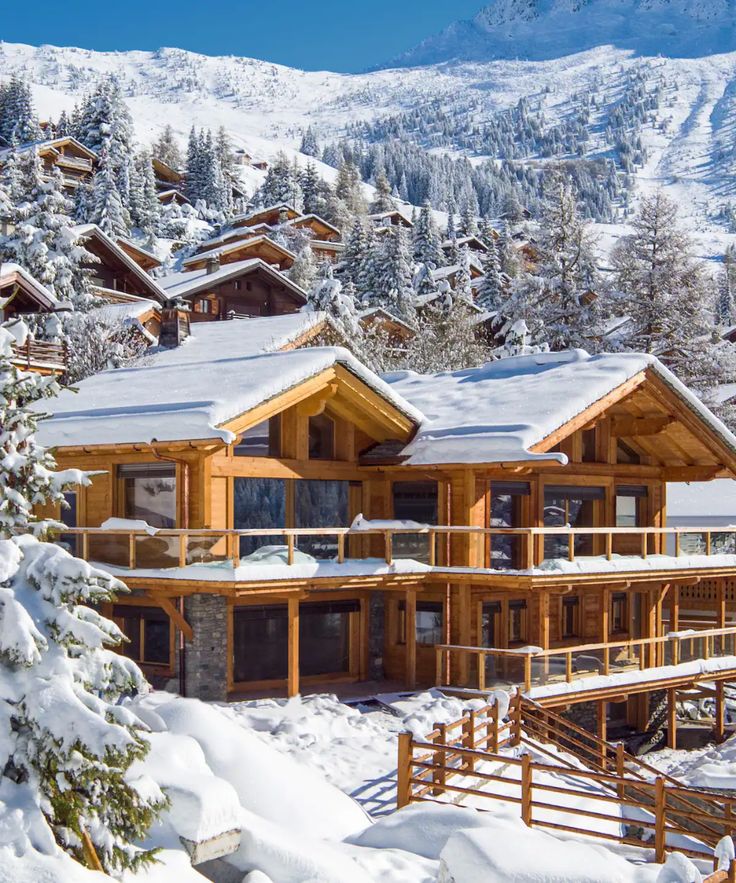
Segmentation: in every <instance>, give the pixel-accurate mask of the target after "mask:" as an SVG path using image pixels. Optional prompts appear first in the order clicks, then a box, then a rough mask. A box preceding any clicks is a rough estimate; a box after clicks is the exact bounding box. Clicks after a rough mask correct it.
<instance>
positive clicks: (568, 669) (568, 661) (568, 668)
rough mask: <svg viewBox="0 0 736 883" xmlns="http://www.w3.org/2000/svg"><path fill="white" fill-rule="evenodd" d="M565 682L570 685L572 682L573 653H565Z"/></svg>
mask: <svg viewBox="0 0 736 883" xmlns="http://www.w3.org/2000/svg"><path fill="white" fill-rule="evenodd" d="M565 680H566V681H567V683H568V684H569V683H570V681H571V680H572V653H565Z"/></svg>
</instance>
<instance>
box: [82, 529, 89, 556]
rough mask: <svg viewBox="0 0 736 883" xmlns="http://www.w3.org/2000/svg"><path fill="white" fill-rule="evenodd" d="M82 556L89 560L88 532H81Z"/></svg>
mask: <svg viewBox="0 0 736 883" xmlns="http://www.w3.org/2000/svg"><path fill="white" fill-rule="evenodd" d="M82 558H83V559H84V560H85V561H89V534H88V533H83V534H82Z"/></svg>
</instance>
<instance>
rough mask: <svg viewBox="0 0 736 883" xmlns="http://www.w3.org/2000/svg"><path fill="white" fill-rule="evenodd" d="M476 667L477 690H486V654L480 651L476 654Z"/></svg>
mask: <svg viewBox="0 0 736 883" xmlns="http://www.w3.org/2000/svg"><path fill="white" fill-rule="evenodd" d="M476 659H477V663H476V664H477V666H478V689H479V690H485V688H486V654H485V653H483V652H482V651H481V650H479V651H478V653H477V654H476Z"/></svg>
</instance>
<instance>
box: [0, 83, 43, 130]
mask: <svg viewBox="0 0 736 883" xmlns="http://www.w3.org/2000/svg"><path fill="white" fill-rule="evenodd" d="M0 137H1V138H3V139H4V140H5V141H6V142H7V143H8V144H14V145H18V144H30V143H31V142H33V141H40V140H41V138H42V137H43V133H42V132H41V128H40V126H39V125H38V117H37V116H36V112H35V110H34V107H33V97H32V95H31V88H30V86H29V85H28V83H26V82H25V81H24V80H22V79H21V78H20V77H18V76H17V75H15V74H14V75H13V76H12V77H11V78H10V82H9V83H8V84H7V85H6V86H5V87H3V89H2V93H1V95H0Z"/></svg>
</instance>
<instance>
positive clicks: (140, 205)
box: [130, 150, 161, 242]
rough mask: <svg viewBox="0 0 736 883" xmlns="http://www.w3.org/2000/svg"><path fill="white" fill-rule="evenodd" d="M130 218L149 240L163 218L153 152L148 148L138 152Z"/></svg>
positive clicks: (134, 171)
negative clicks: (152, 158)
mask: <svg viewBox="0 0 736 883" xmlns="http://www.w3.org/2000/svg"><path fill="white" fill-rule="evenodd" d="M130 218H131V222H132V224H133V225H134V226H136V227H138V229H139V230H140V231H141V232H142V233H144V234H145V235H146V237H147V238H148V240H149V241H151V242H152V241H153V240H154V239H155V237H156V233H157V231H158V226H159V222H160V220H161V203H160V202H159V201H158V194H157V191H156V179H155V177H154V174H153V163H152V161H151V154H150V153H149V152H148V151H147V150H141V151H140V153H138V155H137V156H136V158H135V163H134V165H133V180H132V181H131V191H130Z"/></svg>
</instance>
